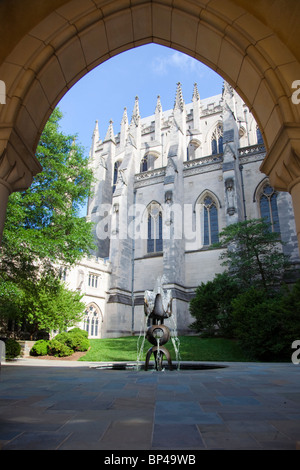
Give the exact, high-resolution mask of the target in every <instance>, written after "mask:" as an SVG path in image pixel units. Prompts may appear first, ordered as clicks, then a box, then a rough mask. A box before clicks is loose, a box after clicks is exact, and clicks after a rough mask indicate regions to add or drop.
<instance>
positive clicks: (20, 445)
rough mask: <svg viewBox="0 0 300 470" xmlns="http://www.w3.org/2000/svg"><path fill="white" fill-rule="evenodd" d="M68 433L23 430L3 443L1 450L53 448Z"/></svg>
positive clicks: (57, 445) (56, 446)
mask: <svg viewBox="0 0 300 470" xmlns="http://www.w3.org/2000/svg"><path fill="white" fill-rule="evenodd" d="M67 437H68V434H64V433H55V432H36V431H33V432H24V433H23V434H21V435H20V436H18V437H16V438H15V439H13V440H12V441H10V442H8V443H7V444H4V445H3V447H2V450H55V449H57V448H58V447H59V445H60V444H61V443H62V442H63V441H64V440H65V439H66V438H67Z"/></svg>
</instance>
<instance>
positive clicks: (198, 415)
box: [155, 401, 221, 425]
mask: <svg viewBox="0 0 300 470" xmlns="http://www.w3.org/2000/svg"><path fill="white" fill-rule="evenodd" d="M218 422H221V419H220V418H219V417H218V415H217V414H216V413H205V412H203V411H202V409H201V407H200V405H199V404H198V403H197V402H184V401H170V402H169V401H157V403H156V409H155V423H156V424H163V423H167V424H169V425H170V424H178V423H181V424H197V423H218Z"/></svg>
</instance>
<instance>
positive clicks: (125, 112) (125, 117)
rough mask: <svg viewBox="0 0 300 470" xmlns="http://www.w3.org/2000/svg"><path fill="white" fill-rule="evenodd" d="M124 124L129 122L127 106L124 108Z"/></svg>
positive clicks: (122, 122)
mask: <svg viewBox="0 0 300 470" xmlns="http://www.w3.org/2000/svg"><path fill="white" fill-rule="evenodd" d="M122 124H124V125H125V126H126V125H127V124H128V116H127V108H124V113H123V117H122V121H121V125H122Z"/></svg>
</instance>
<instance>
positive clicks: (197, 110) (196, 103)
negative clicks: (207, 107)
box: [192, 83, 201, 133]
mask: <svg viewBox="0 0 300 470" xmlns="http://www.w3.org/2000/svg"><path fill="white" fill-rule="evenodd" d="M192 101H193V116H194V130H195V131H196V133H201V121H200V117H201V103H200V95H199V92H198V87H197V83H194V91H193V98H192Z"/></svg>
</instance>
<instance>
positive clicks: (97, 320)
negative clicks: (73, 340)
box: [83, 302, 103, 338]
mask: <svg viewBox="0 0 300 470" xmlns="http://www.w3.org/2000/svg"><path fill="white" fill-rule="evenodd" d="M101 323H103V315H102V312H101V309H100V307H99V306H98V305H97V304H96V303H95V302H91V303H89V304H88V305H87V307H86V309H85V311H84V319H83V329H84V330H85V331H86V332H87V333H88V336H89V338H99V337H100V329H101Z"/></svg>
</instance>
